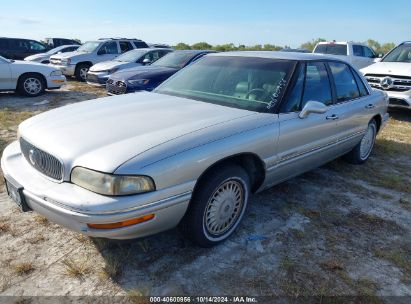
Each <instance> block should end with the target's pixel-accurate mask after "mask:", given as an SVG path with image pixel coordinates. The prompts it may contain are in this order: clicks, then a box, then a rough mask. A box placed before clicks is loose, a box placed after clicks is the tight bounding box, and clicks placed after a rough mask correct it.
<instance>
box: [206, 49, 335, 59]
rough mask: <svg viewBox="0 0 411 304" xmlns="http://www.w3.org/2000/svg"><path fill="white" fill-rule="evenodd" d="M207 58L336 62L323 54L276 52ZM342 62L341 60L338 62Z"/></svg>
mask: <svg viewBox="0 0 411 304" xmlns="http://www.w3.org/2000/svg"><path fill="white" fill-rule="evenodd" d="M207 56H237V57H256V58H270V59H282V60H334V61H335V60H338V59H336V58H335V57H331V56H327V55H324V54H314V53H296V52H276V51H237V52H224V53H215V54H210V55H207ZM340 61H342V60H340Z"/></svg>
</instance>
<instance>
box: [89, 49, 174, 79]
mask: <svg viewBox="0 0 411 304" xmlns="http://www.w3.org/2000/svg"><path fill="white" fill-rule="evenodd" d="M172 51H173V50H172V49H170V48H156V49H152V48H144V49H135V50H132V51H128V52H127V53H124V54H122V55H120V56H118V57H116V58H114V59H113V60H111V61H104V62H100V63H97V64H95V65H93V66H92V67H91V68H90V69H89V71H88V72H87V76H86V81H87V83H88V84H91V85H97V86H105V85H106V82H107V79H109V78H110V76H111V74H113V73H115V72H118V71H120V70H124V69H129V68H134V67H137V66H142V65H149V64H151V63H153V62H155V61H157V60H158V59H160V58H161V57H163V56H164V55H166V54H168V53H170V52H172Z"/></svg>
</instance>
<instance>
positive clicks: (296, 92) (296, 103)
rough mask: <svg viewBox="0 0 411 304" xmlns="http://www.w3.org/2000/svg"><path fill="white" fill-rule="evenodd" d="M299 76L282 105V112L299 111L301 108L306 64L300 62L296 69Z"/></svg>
mask: <svg viewBox="0 0 411 304" xmlns="http://www.w3.org/2000/svg"><path fill="white" fill-rule="evenodd" d="M296 75H298V76H297V78H296V80H295V81H294V83H293V84H292V85H291V87H290V88H289V94H288V96H287V100H286V102H285V103H283V105H282V106H281V110H280V112H281V113H289V112H297V111H300V110H301V107H300V104H301V97H302V95H303V87H304V76H305V64H299V66H298V69H297V70H296Z"/></svg>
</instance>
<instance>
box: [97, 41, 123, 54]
mask: <svg viewBox="0 0 411 304" xmlns="http://www.w3.org/2000/svg"><path fill="white" fill-rule="evenodd" d="M98 52H99V54H101V55H102V54H118V49H117V42H115V41H110V42H106V43H104V45H103V46H102V47H101V48H100V50H99V51H98Z"/></svg>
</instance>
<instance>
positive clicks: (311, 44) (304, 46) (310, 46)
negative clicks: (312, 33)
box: [300, 38, 326, 52]
mask: <svg viewBox="0 0 411 304" xmlns="http://www.w3.org/2000/svg"><path fill="white" fill-rule="evenodd" d="M324 41H326V40H325V39H324V38H317V39H313V40H311V41H307V42H304V43H303V44H301V46H300V48H302V49H307V50H309V51H311V52H312V51H313V50H314V48H315V46H316V45H317V43H318V42H324Z"/></svg>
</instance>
